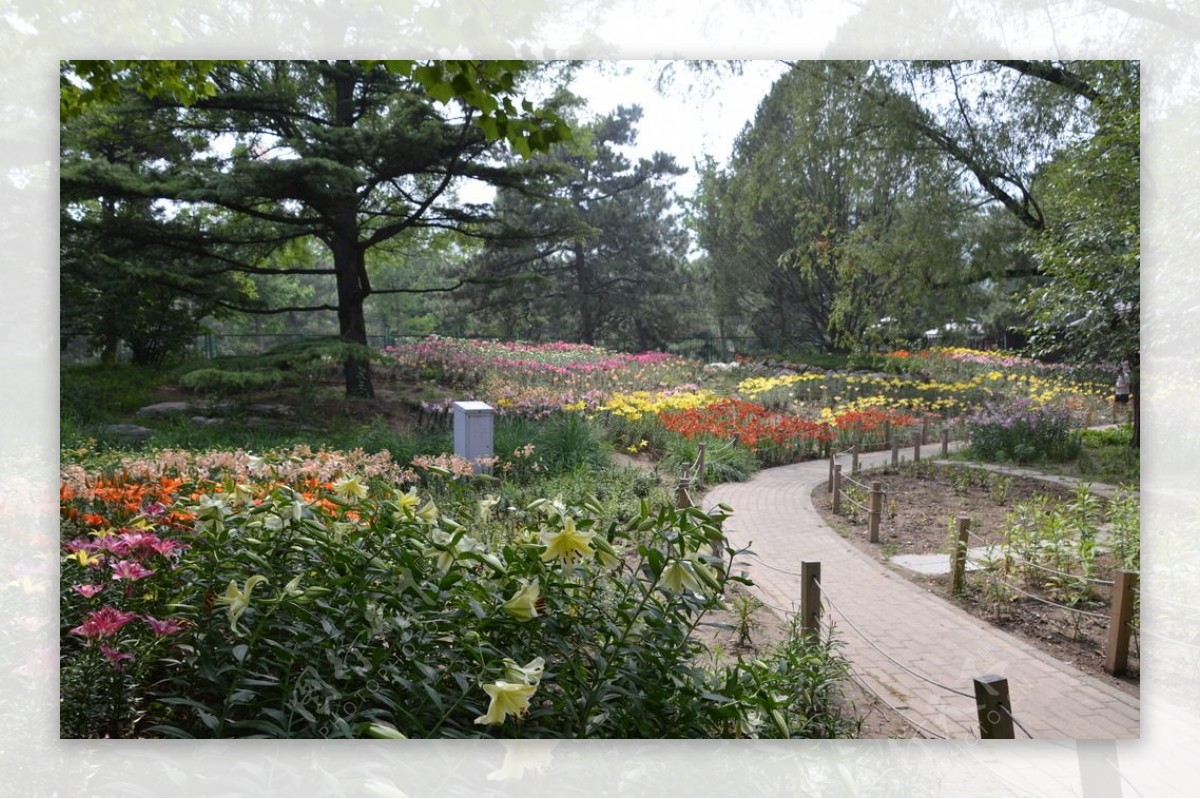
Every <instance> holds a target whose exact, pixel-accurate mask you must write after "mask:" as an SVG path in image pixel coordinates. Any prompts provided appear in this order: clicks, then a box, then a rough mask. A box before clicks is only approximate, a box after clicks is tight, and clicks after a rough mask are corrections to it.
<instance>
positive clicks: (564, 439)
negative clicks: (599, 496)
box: [533, 411, 608, 474]
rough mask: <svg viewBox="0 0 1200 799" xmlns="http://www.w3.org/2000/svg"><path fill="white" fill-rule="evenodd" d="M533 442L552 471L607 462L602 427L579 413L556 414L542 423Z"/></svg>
mask: <svg viewBox="0 0 1200 799" xmlns="http://www.w3.org/2000/svg"><path fill="white" fill-rule="evenodd" d="M533 443H534V446H535V448H536V449H535V452H536V453H537V457H538V460H539V461H540V462H541V464H542V466H543V467H544V468H545V469H546V470H547V471H548V472H550V473H551V474H558V473H561V472H568V471H572V470H574V469H581V468H588V469H595V468H601V467H603V466H604V465H605V464H606V462H607V456H608V445H607V444H606V443H605V441H604V438H603V436H602V435H601V432H600V428H599V427H598V426H597V425H596V424H595V423H593V422H592V421H591V420H589V419H587V418H585V417H584V416H583V415H582V414H579V413H574V412H570V411H563V412H560V413H556V414H554V415H553V416H552V417H550V419H549V420H548V421H546V422H544V423H543V424H542V425H540V426H539V428H538V435H537V438H536V439H535V441H534V442H533Z"/></svg>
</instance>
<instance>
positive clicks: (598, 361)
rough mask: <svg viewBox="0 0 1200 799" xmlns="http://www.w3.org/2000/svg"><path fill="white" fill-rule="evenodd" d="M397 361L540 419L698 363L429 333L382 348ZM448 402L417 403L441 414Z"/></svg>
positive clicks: (681, 373) (680, 378)
mask: <svg viewBox="0 0 1200 799" xmlns="http://www.w3.org/2000/svg"><path fill="white" fill-rule="evenodd" d="M387 352H388V353H389V354H390V355H391V356H392V357H393V358H394V359H395V360H396V361H397V363H399V364H401V365H402V366H406V367H408V368H412V369H416V370H417V371H419V372H421V373H422V374H426V375H427V376H431V377H435V378H436V379H438V380H441V381H442V382H444V383H447V384H449V385H453V386H455V387H457V388H459V389H461V390H465V391H467V392H468V393H469V395H470V396H469V397H464V398H470V399H479V400H482V401H484V402H488V403H489V404H491V405H493V406H494V407H495V408H496V409H497V411H498V412H499V413H500V414H502V415H512V416H522V417H526V418H533V419H541V418H545V417H547V416H550V415H552V414H554V413H556V412H558V411H562V410H567V411H587V412H594V411H596V410H598V409H599V408H600V407H602V406H603V405H604V404H605V403H606V402H608V400H609V398H610V397H611V396H612V395H613V394H614V393H619V392H629V391H636V390H653V389H657V388H664V387H668V386H676V385H678V384H679V383H680V382H684V381H685V380H686V379H687V378H688V377H690V376H691V375H693V374H697V373H698V372H699V366H698V365H697V364H693V363H691V362H689V361H687V360H685V359H683V358H680V357H679V356H675V355H669V354H667V353H662V352H644V353H639V354H630V353H618V352H613V351H611V350H606V349H604V348H601V347H592V346H588V345H585V344H567V343H563V342H555V343H550V344H520V343H513V342H496V341H479V340H472V339H452V338H430V339H427V340H426V341H424V342H421V343H419V344H410V345H404V346H401V347H393V348H389V349H388V350H387ZM450 404H451V401H446V402H443V403H432V404H427V405H425V406H424V410H425V411H426V412H428V413H431V414H434V415H438V414H444V413H448V411H449V408H450Z"/></svg>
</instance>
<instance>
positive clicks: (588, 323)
mask: <svg viewBox="0 0 1200 799" xmlns="http://www.w3.org/2000/svg"><path fill="white" fill-rule="evenodd" d="M574 254H575V284H576V286H578V290H579V340H580V341H582V342H583V343H584V344H589V345H592V346H594V345H595V344H596V308H595V305H594V304H593V300H592V296H591V295H592V281H591V279H590V278H591V276H590V275H589V274H588V271H587V257H586V256H585V255H584V252H583V242H580V241H577V242H575V246H574Z"/></svg>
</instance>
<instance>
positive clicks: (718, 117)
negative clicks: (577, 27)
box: [572, 60, 787, 196]
mask: <svg viewBox="0 0 1200 799" xmlns="http://www.w3.org/2000/svg"><path fill="white" fill-rule="evenodd" d="M603 63H604V64H605V66H604V67H601V68H595V67H593V68H590V69H586V70H584V71H582V72H581V73H580V75H579V76H578V77H577V78H576V79H575V81H574V83H573V84H572V87H573V90H574V91H575V93H576V94H579V95H580V96H582V97H585V98H587V100H588V105H589V108H590V109H591V111H592V112H593V113H594V114H596V115H601V114H606V113H608V112H610V111H612V110H614V109H615V108H616V107H617V106H619V105H635V104H636V105H640V106H641V107H642V110H643V116H642V120H641V122H640V123H639V124H638V148H637V152H639V153H641V154H645V155H649V154H651V153H653V152H656V151H663V152H666V153H670V154H671V155H674V156H675V160H676V161H677V162H678V163H679V165H680V166H684V167H687V168H688V169H689V170H690V171H689V173H688V174H687V175H684V176H682V177H680V178H678V179H677V180H676V181H675V189H676V192H677V193H679V194H681V195H684V196H687V195H690V194H691V193H692V192H693V191H694V190H695V188H696V183H697V177H696V173H695V169H694V165H695V163H696V162H697V161H699V160H701V159H702V157H703V156H704V155H705V154H708V155H711V156H713V157H714V158H715V159H716V160H717V161H718V163H722V164H723V163H726V162H727V161H728V159H729V154H730V151H731V150H732V148H733V143H734V140H735V139H736V138H737V136H738V134H739V133H741V132H742V129H743V128H744V127H745V126H746V124H747V123H748V122H750V121H752V120H753V119H754V114H755V112H756V111H757V110H758V104H759V103H760V102H761V101H762V99H763V98H764V97H765V96H766V94H767V92H768V91H769V90H770V88H771V84H772V83H774V81H775V80H776V79H777V78H778V77H779V76H780V75H781V74H783V72H784V71H786V69H787V67H786V66H785V65H784V64H783V63H781V62H780V61H773V60H760V61H747V62H744V63H743V64H742V67H741V74H732V72H731V71H729V70H721V71H720V72H716V71H712V72H708V73H705V74H703V75H699V76H697V75H696V74H694V73H693V72H690V71H689V70H688V69H687V67H686V66H683V65H682V64H680V63H678V62H677V63H676V64H674V65H672V64H671V63H670V62H667V61H614V62H603ZM664 70H669V72H668V74H671V75H674V76H675V80H674V81H673V82H672V83H671V86H670V88H667V89H665V90H660V89H659V88H657V87H656V85H655V84H656V82H657V80H658V78H659V77H660V76H661V75H662V74H663V71H664Z"/></svg>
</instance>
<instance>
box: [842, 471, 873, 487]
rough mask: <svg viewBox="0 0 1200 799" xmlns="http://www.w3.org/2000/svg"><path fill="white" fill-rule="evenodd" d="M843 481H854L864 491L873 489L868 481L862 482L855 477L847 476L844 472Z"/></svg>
mask: <svg viewBox="0 0 1200 799" xmlns="http://www.w3.org/2000/svg"><path fill="white" fill-rule="evenodd" d="M842 482H843V483H853V484H854V485H856V486H858V487H859V488H861V489H862V490H863V491H870V490H871V487H870V486H869V485H867V484H866V483H860V482H858V481H857V480H855V479H854V478H853V477H847V476H846V475H844V474H843V475H842Z"/></svg>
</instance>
